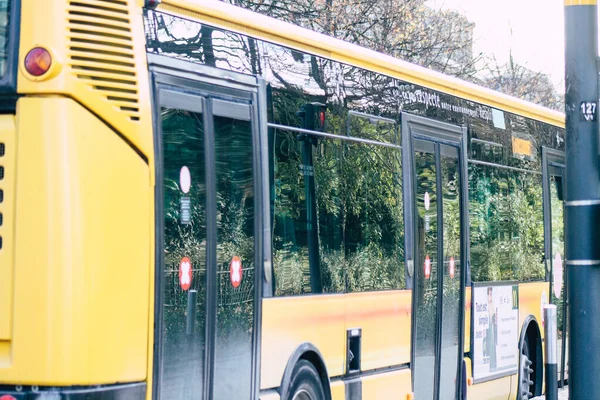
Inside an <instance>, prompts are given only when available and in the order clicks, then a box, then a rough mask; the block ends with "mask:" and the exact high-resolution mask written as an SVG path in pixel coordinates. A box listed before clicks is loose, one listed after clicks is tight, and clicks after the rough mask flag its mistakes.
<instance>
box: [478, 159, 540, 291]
mask: <svg viewBox="0 0 600 400" xmlns="http://www.w3.org/2000/svg"><path fill="white" fill-rule="evenodd" d="M469 201H470V207H469V224H470V234H471V265H472V271H471V274H472V279H473V280H474V281H501V280H516V279H518V280H525V281H527V280H539V279H543V278H544V267H543V263H542V255H543V238H544V225H543V212H542V185H541V176H540V175H539V174H535V173H530V172H525V171H516V170H511V169H506V168H501V167H497V166H488V165H478V164H470V165H469Z"/></svg>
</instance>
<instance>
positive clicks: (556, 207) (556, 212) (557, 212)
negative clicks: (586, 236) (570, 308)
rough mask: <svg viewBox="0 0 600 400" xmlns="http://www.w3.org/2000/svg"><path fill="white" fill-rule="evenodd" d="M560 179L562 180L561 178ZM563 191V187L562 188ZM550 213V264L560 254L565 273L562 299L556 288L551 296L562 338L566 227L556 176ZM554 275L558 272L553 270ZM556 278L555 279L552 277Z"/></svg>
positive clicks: (559, 334) (553, 178)
mask: <svg viewBox="0 0 600 400" xmlns="http://www.w3.org/2000/svg"><path fill="white" fill-rule="evenodd" d="M559 179H560V178H559ZM560 187H561V189H562V186H560ZM550 212H551V229H552V253H551V254H550V257H551V260H550V262H552V263H553V262H554V257H555V255H556V254H557V253H558V254H560V258H561V260H562V264H563V272H562V288H561V290H560V299H559V298H557V297H556V296H555V295H554V288H553V290H552V293H551V294H550V295H551V296H552V297H551V302H552V304H556V318H557V326H558V337H559V338H562V336H563V320H564V311H565V310H564V307H563V299H564V295H565V290H564V288H565V268H564V265H565V263H564V260H565V230H564V228H565V226H564V220H563V212H564V208H563V202H562V200H560V198H559V197H558V187H557V182H556V177H555V176H554V175H551V176H550ZM553 273H556V271H555V270H554V269H553ZM552 278H554V277H552ZM564 328H565V329H566V326H565V327H564Z"/></svg>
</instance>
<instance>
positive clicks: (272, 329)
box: [260, 294, 346, 389]
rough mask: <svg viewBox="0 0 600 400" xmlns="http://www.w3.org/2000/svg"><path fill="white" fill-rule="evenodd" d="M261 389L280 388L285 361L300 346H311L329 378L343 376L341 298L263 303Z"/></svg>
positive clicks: (340, 296)
mask: <svg viewBox="0 0 600 400" xmlns="http://www.w3.org/2000/svg"><path fill="white" fill-rule="evenodd" d="M262 307H263V308H262V341H261V363H260V367H261V373H260V380H261V382H260V388H261V389H270V388H274V387H279V385H281V379H282V377H283V373H284V371H285V367H286V365H287V363H288V360H289V359H290V357H291V356H292V354H293V353H294V351H295V350H296V349H297V348H298V346H300V345H301V344H302V343H307V342H308V343H311V344H313V345H314V346H315V347H316V348H317V349H318V350H319V351H320V352H321V355H322V356H323V358H324V361H325V366H326V368H327V372H328V373H329V376H330V377H333V376H339V375H341V374H342V373H343V372H344V363H345V356H344V351H345V349H346V332H345V330H344V327H345V311H346V310H345V307H346V305H345V300H344V295H341V294H339V295H337V294H334V295H318V296H308V295H307V296H293V297H276V298H270V299H264V300H263V303H262Z"/></svg>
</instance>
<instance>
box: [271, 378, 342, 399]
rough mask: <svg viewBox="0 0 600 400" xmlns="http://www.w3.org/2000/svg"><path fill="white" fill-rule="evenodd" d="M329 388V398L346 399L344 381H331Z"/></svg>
mask: <svg viewBox="0 0 600 400" xmlns="http://www.w3.org/2000/svg"><path fill="white" fill-rule="evenodd" d="M329 388H330V389H331V400H346V385H345V384H344V381H342V380H336V381H333V382H331V383H330V384H329ZM261 400H262V399H261Z"/></svg>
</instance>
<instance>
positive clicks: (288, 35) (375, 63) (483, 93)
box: [159, 0, 565, 127]
mask: <svg viewBox="0 0 600 400" xmlns="http://www.w3.org/2000/svg"><path fill="white" fill-rule="evenodd" d="M159 9H160V10H164V11H166V12H169V13H171V14H174V15H179V16H181V17H185V18H192V19H195V20H198V21H202V22H206V23H208V24H211V25H213V26H216V27H219V28H223V29H227V30H230V31H233V32H238V33H242V34H246V35H250V36H253V37H256V38H259V39H263V40H266V41H269V42H275V43H279V44H282V45H284V46H287V47H291V48H294V49H298V50H302V51H306V52H310V53H313V54H316V55H320V56H322V57H326V58H330V59H333V60H336V61H340V62H343V63H347V64H350V65H354V66H356V67H360V68H365V69H367V70H371V71H376V72H379V73H382V74H386V75H389V76H393V77H396V78H398V79H402V80H404V81H406V82H409V83H413V84H416V85H421V86H423V87H426V88H430V89H433V90H438V91H440V92H443V93H447V94H450V95H454V96H457V97H460V98H463V99H466V100H470V101H474V102H477V103H481V104H485V105H488V106H490V107H494V108H498V109H501V110H504V111H507V112H511V113H515V114H518V115H521V116H524V117H528V118H533V119H536V120H540V121H543V122H546V123H549V124H552V125H555V126H558V127H564V125H565V116H564V114H563V113H560V112H557V111H553V110H549V109H547V108H544V107H541V106H538V105H535V104H532V103H529V102H526V101H523V100H520V99H516V98H514V97H511V96H508V95H505V94H502V93H499V92H495V91H493V90H490V89H487V88H484V87H481V86H478V85H475V84H472V83H469V82H465V81H462V80H460V79H457V78H453V77H450V76H447V75H444V74H441V73H439V72H436V71H433V70H430V69H427V68H423V67H420V66H417V65H414V64H411V63H408V62H406V61H402V60H398V59H395V58H393V57H390V56H386V55H383V54H381V53H378V52H375V51H372V50H368V49H365V48H363V47H360V46H357V45H354V44H350V43H347V42H344V41H341V40H338V39H335V38H332V37H330V36H327V35H323V34H319V33H316V32H313V31H310V30H308V29H304V28H301V27H298V26H296V25H292V24H289V23H286V22H283V21H278V20H276V19H273V18H270V17H267V16H264V15H260V14H258V13H254V12H252V11H248V10H244V9H242V8H240V7H236V6H232V5H229V4H225V3H223V2H220V1H202V0H163V1H162V3H161V5H160V6H159Z"/></svg>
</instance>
